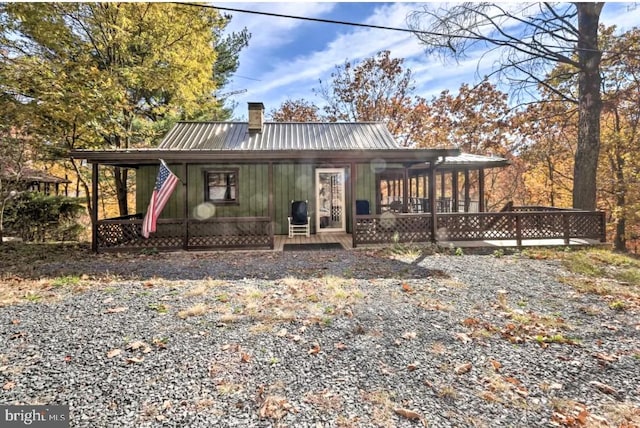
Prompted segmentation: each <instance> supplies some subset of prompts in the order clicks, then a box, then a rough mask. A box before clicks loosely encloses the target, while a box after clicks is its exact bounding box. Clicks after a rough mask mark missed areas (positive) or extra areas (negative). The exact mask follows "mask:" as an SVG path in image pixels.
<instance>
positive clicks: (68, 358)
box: [64, 355, 73, 363]
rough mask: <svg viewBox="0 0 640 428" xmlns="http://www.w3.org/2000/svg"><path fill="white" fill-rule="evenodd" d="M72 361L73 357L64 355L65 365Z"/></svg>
mask: <svg viewBox="0 0 640 428" xmlns="http://www.w3.org/2000/svg"><path fill="white" fill-rule="evenodd" d="M72 359H73V357H71V355H65V357H64V362H65V363H70V362H71V360H72Z"/></svg>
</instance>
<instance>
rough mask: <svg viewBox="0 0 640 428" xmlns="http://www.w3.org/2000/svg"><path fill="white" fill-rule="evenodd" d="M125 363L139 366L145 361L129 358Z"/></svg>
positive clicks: (142, 358) (141, 358)
mask: <svg viewBox="0 0 640 428" xmlns="http://www.w3.org/2000/svg"><path fill="white" fill-rule="evenodd" d="M125 361H126V362H127V363H129V364H137V363H141V362H143V361H144V357H140V358H137V357H130V358H127V359H126V360H125Z"/></svg>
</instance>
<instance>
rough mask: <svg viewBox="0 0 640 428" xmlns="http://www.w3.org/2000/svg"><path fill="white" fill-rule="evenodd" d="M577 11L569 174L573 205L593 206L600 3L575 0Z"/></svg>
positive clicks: (597, 150)
mask: <svg viewBox="0 0 640 428" xmlns="http://www.w3.org/2000/svg"><path fill="white" fill-rule="evenodd" d="M575 5H576V9H577V11H578V30H579V38H578V49H579V51H578V56H579V62H580V75H579V81H578V91H579V93H578V109H579V119H578V146H577V149H576V155H575V165H574V176H573V206H574V208H579V209H583V210H595V209H596V174H597V169H598V156H599V154H600V112H601V111H602V100H601V97H600V83H601V82H600V80H601V79H600V60H601V57H602V52H601V51H600V48H599V46H598V22H599V19H600V12H601V11H602V6H603V5H604V3H575Z"/></svg>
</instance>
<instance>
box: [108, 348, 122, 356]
mask: <svg viewBox="0 0 640 428" xmlns="http://www.w3.org/2000/svg"><path fill="white" fill-rule="evenodd" d="M121 353H122V349H118V348H116V349H112V350H111V351H109V352H107V358H113V357H115V356H117V355H120V354H121Z"/></svg>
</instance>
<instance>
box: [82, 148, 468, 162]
mask: <svg viewBox="0 0 640 428" xmlns="http://www.w3.org/2000/svg"><path fill="white" fill-rule="evenodd" d="M459 153H460V150H459V149H456V148H446V149H394V150H392V149H375V150H160V149H140V150H101V151H97V150H74V151H72V152H71V157H73V158H75V159H85V160H86V161H87V162H89V163H98V164H107V165H118V166H136V165H144V164H154V163H157V162H158V159H163V160H164V161H166V162H173V163H212V162H228V163H257V162H260V163H264V162H276V163H283V162H298V163H316V162H336V163H338V162H340V163H349V162H370V161H384V162H387V163H389V162H400V163H405V164H415V163H421V162H430V161H433V160H435V159H438V158H440V157H443V156H456V155H458V154H459Z"/></svg>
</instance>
